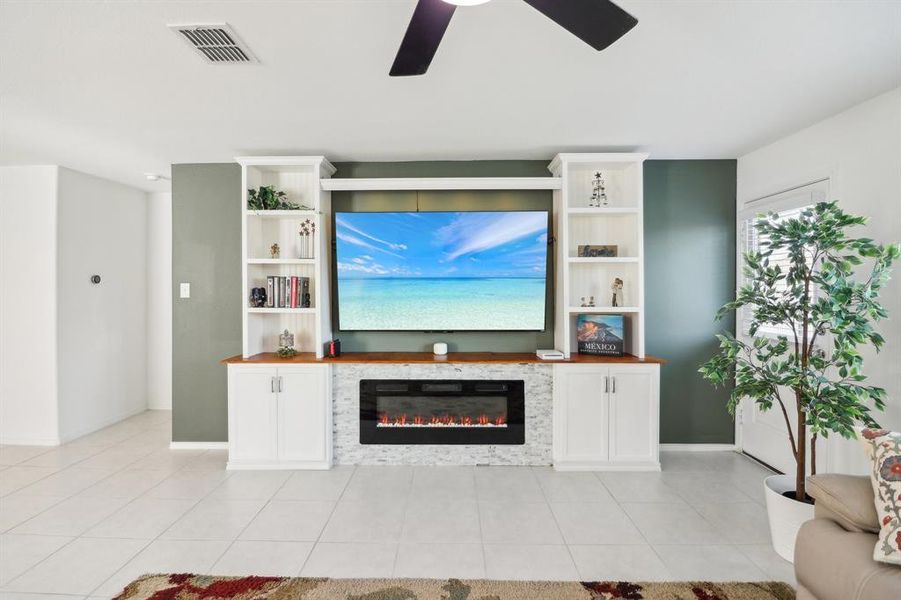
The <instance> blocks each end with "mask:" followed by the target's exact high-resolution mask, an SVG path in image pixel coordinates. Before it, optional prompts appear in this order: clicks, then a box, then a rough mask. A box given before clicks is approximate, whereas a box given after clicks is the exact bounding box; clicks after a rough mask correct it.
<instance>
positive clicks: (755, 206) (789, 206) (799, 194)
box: [736, 179, 829, 339]
mask: <svg viewBox="0 0 901 600" xmlns="http://www.w3.org/2000/svg"><path fill="white" fill-rule="evenodd" d="M828 193H829V180H828V179H824V180H820V181H816V182H814V183H810V184H807V185H803V186H800V187H797V188H794V189H791V190H787V191H785V192H780V193H778V194H773V195H771V196H767V197H765V198H759V199H757V200H754V201H751V202H748V203H746V204H745V208H744V210H742V211H741V213H740V214H739V232H738V240H739V252H740V254H741V255H740V256H739V265H740V266H741V267H744V254H745V252H753V251H758V250H762V249H764V247H765V246H766V245H767V241H768V240H767V239H766V236H761V235H760V234H759V233H758V231H757V228H756V227H755V224H756V223H757V221H758V220H759V219H760V214H761V213H771V212H772V213H775V214H776V215H777V217H776V218H777V220H780V221H781V220H784V219H792V218H797V217H798V216H799V215H800V214H801V212H802V211H803V210H804V209H806V208H808V207H810V206H812V205H814V204H816V203H817V202H823V201H825V200H826V198H827V197H828ZM770 264H778V265H780V266H782V270H783V271H787V270H788V265H789V260H788V255H787V253H785V252H782V253H773V254H772V255H771V256H770ZM738 275H739V279H738V284H739V285H740V286H743V285H745V283H746V280H745V276H744V269H743V268H740V269H739V274H738ZM813 299H816V290H814V291H813ZM753 312H754V307H753V306H745V307H743V308H741V309H740V310H739V312H738V314H737V315H736V320H737V321H738V332H739V333H742V334H744V335H745V336H748V335H750V332H749V331H748V329H749V325H750V322H751V317H752V315H753ZM757 335H764V336H769V337H778V336H780V335H784V336H787V337H788V338H789V339H792V336H793V333H792V330H791V328H790V327H788V326H786V325H776V324H765V325H763V326H762V327H761V328H760V329H759V330H758V332H757ZM798 335H799V336H800V335H801V332H800V331H799V332H798Z"/></svg>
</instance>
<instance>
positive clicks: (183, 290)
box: [179, 283, 191, 298]
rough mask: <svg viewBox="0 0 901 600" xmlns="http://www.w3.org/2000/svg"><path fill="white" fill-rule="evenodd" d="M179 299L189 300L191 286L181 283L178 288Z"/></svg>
mask: <svg viewBox="0 0 901 600" xmlns="http://www.w3.org/2000/svg"><path fill="white" fill-rule="evenodd" d="M179 297H180V298H190V297H191V284H190V283H183V284H181V286H179Z"/></svg>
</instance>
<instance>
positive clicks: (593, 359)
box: [221, 352, 666, 365]
mask: <svg viewBox="0 0 901 600" xmlns="http://www.w3.org/2000/svg"><path fill="white" fill-rule="evenodd" d="M221 362H222V364H226V365H234V364H271V363H276V364H282V363H284V364H359V363H368V364H379V363H381V364H409V363H416V364H446V363H541V364H549V365H552V364H559V363H565V364H574V363H575V364H630V365H632V364H658V365H659V364H666V361H665V360H663V359H662V358H657V357H654V356H645V357H644V358H638V357H637V356H633V355H631V354H627V355H625V356H591V355H587V354H573V355H572V357H571V358H569V359H567V360H541V359H540V358H538V357H537V356H536V355H535V353H534V352H451V353H448V354H447V355H445V356H435V355H434V354H432V353H431V352H345V353H344V354H342V355H341V356H339V357H337V358H316V355H315V354H314V353H313V352H301V353H299V354H297V355H296V356H294V357H292V358H279V356H278V355H277V354H275V353H274V352H263V353H261V354H255V355H253V356H250V357H248V358H244V357H242V356H241V355H240V354H239V355H238V356H232V357H231V358H226V359H223V360H222V361H221Z"/></svg>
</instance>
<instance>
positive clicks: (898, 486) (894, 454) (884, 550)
mask: <svg viewBox="0 0 901 600" xmlns="http://www.w3.org/2000/svg"><path fill="white" fill-rule="evenodd" d="M863 437H864V442H865V444H866V447H867V454H869V456H870V459H871V460H872V461H873V471H872V476H871V478H870V479H871V480H872V482H873V492H874V494H875V496H876V514H877V515H879V523H880V524H881V525H882V529H881V530H880V532H879V541H878V542H876V548H875V549H874V550H873V559H874V560H878V561H880V562H884V563H891V564H894V565H901V433H896V432H892V431H888V430H886V429H864V430H863Z"/></svg>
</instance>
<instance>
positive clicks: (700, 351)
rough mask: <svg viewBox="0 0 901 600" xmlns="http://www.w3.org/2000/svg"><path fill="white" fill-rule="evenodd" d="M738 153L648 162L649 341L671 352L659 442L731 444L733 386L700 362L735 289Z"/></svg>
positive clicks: (727, 325) (728, 322) (656, 350)
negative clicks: (709, 378)
mask: <svg viewBox="0 0 901 600" xmlns="http://www.w3.org/2000/svg"><path fill="white" fill-rule="evenodd" d="M735 180H736V161H734V160H649V161H647V162H645V167H644V249H645V306H646V313H645V330H646V332H647V334H646V336H645V347H646V350H647V352H648V354H653V355H654V356H660V357H662V358H665V359H666V360H667V361H669V362H668V364H667V365H666V366H664V367H663V369H662V370H661V381H660V442H661V443H664V444H680V443H682V444H687V443H693V444H715V443H721V444H731V443H733V441H734V431H735V429H734V424H733V421H732V417H731V416H730V415H729V413H728V412H727V410H726V402H727V399H728V397H729V393H730V392H731V389H722V388H721V389H714V388H713V387H711V386H710V385H709V384H708V383H707V382H705V381H704V380H702V379H701V376H700V375H699V374H698V372H697V369H698V366H699V365H700V364H701V363H702V362H704V361H705V360H707V359H708V358H709V357H710V356H712V355H713V354H714V352H716V349H717V341H716V339H715V338H714V335H715V334H717V333H719V332H720V331H722V330H723V329H726V330H728V331H732V332H734V331H735V319H734V318H733V317H731V316H730V317H728V318H725V319H723V320H722V321H715V320H714V315H716V311H717V310H718V309H719V308H720V306H722V305H723V304H725V303H726V302H727V301H729V300H731V299H732V298H733V296H734V293H735Z"/></svg>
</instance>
